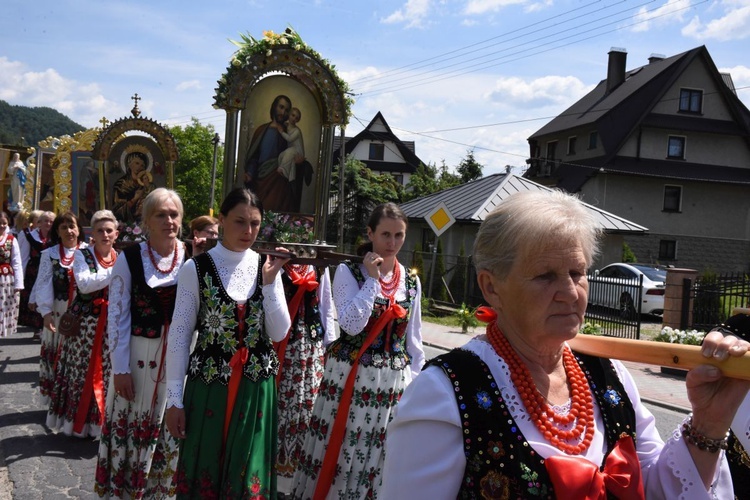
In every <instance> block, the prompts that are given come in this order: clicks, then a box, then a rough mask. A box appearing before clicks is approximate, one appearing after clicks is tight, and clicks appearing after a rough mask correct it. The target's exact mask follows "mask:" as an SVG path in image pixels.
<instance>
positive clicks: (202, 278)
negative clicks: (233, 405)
mask: <svg viewBox="0 0 750 500" xmlns="http://www.w3.org/2000/svg"><path fill="white" fill-rule="evenodd" d="M193 261H194V262H195V270H196V272H197V274H198V285H199V293H200V309H199V311H198V325H197V329H198V340H197V342H196V345H195V350H194V351H193V354H192V355H191V356H190V364H189V368H188V378H190V379H201V380H202V381H204V382H205V383H206V384H210V383H211V382H214V381H217V380H218V381H219V382H220V383H221V384H223V385H227V384H228V383H229V377H230V375H231V374H232V368H231V367H230V365H229V362H230V361H231V359H232V356H233V355H234V353H235V352H237V350H238V349H239V348H241V347H243V346H244V347H247V350H248V356H247V362H246V363H245V365H244V367H243V373H242V374H243V376H244V377H246V378H248V379H250V380H252V381H253V382H257V381H258V380H260V379H266V378H270V377H274V376H276V373H277V372H278V369H279V358H278V357H277V356H276V351H274V349H273V343H272V342H271V339H270V337H268V335H266V332H265V314H264V312H263V289H262V287H261V283H263V281H262V279H263V278H262V275H261V270H262V267H263V262H262V260H261V258H260V257H259V258H258V275H257V276H256V287H255V292H254V293H253V295H252V296H251V297H249V298H248V299H247V302H246V303H245V318H244V321H243V324H242V325H240V308H239V307H238V304H237V302H236V301H234V300H233V299H232V298H231V297H230V296H229V294H227V291H226V290H225V289H224V285H223V284H222V283H221V278H219V272H218V270H217V269H216V265H215V264H214V261H213V259H212V258H211V255H209V254H208V252H206V253H202V254H200V255H198V256H197V257H193Z"/></svg>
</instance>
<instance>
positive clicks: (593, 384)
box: [0, 188, 750, 500]
mask: <svg viewBox="0 0 750 500" xmlns="http://www.w3.org/2000/svg"><path fill="white" fill-rule="evenodd" d="M529 207H533V210H530V209H529ZM182 218H183V206H182V201H181V200H180V197H179V195H178V194H177V193H176V192H174V191H171V190H167V189H164V188H157V189H154V190H153V191H151V193H150V194H148V196H147V197H146V198H145V200H144V201H143V209H142V221H141V225H142V228H143V229H144V231H145V235H146V236H145V239H144V240H143V241H142V242H138V243H134V244H132V245H130V246H127V247H126V248H124V250H122V251H121V252H120V253H119V254H118V252H117V251H116V250H115V242H116V240H117V237H118V229H117V228H118V221H117V220H116V218H115V216H114V215H113V214H112V212H110V211H108V210H101V211H98V212H96V213H95V214H94V215H93V217H92V219H91V232H90V238H89V240H88V241H87V242H86V241H84V239H85V238H84V230H83V228H82V227H81V225H80V223H79V221H78V220H77V218H76V217H75V215H73V214H72V213H65V214H62V215H59V216H57V217H55V216H54V214H50V213H40V214H37V213H32V214H31V216H30V218H29V221H28V222H29V226H30V227H28V228H23V223H22V222H23V221H19V218H18V217H17V218H16V220H15V228H16V233H15V234H13V232H11V231H10V230H9V225H10V222H11V218H10V215H9V214H6V213H3V214H2V215H0V252H1V253H0V280H1V281H0V303H1V304H2V306H3V310H2V314H0V328H2V330H1V331H2V334H3V335H7V334H12V333H13V332H14V331H15V329H16V324H17V323H18V324H22V325H25V326H28V327H30V328H32V329H33V330H34V332H40V340H41V349H40V374H39V390H40V393H41V396H42V401H43V404H44V405H45V406H46V407H47V408H48V414H47V421H46V424H47V426H48V427H49V428H50V429H54V430H57V431H59V432H62V433H64V434H66V435H69V436H76V437H82V438H87V437H95V438H97V439H98V441H99V449H98V456H97V463H96V473H95V479H94V485H93V489H94V491H95V492H96V493H98V494H99V496H101V497H107V498H109V497H115V498H169V497H179V498H253V499H256V498H257V499H260V498H278V497H288V498H295V499H310V498H313V499H316V500H317V499H325V498H331V499H334V498H386V499H397V498H409V499H411V498H456V497H460V498H509V497H516V498H529V497H536V496H538V497H544V498H546V497H555V496H560V497H565V498H605V497H607V496H608V495H614V496H617V497H619V498H644V496H647V497H648V498H676V497H678V496H682V497H685V498H711V497H713V498H730V497H731V494H732V487H733V486H732V480H731V474H730V472H729V468H728V465H727V460H726V459H725V456H730V454H725V452H724V450H726V449H727V448H728V440H727V433H728V429H729V428H730V426H732V428H733V429H735V430H736V431H737V432H736V434H732V433H731V432H730V433H729V435H730V436H731V437H732V438H733V439H734V441H736V442H739V443H740V444H739V445H738V446H739V448H738V449H739V450H740V451H742V447H741V445H742V444H745V446H747V441H748V440H749V439H750V416H748V415H747V412H746V411H745V412H744V413H743V412H742V411H740V412H737V409H738V407H740V405H741V404H743V399H744V400H745V401H747V400H746V399H745V395H746V393H747V390H748V383H747V382H744V381H740V380H734V379H728V378H725V377H723V376H722V375H721V372H720V371H719V370H716V369H712V368H711V367H709V366H707V365H706V366H701V367H698V368H696V369H694V370H692V371H691V372H690V374H689V375H688V379H687V387H688V395H689V399H690V402H691V404H692V406H693V408H692V409H693V413H692V414H691V416H690V418H689V419H687V420H686V421H685V422H684V423H683V425H682V427H681V429H678V430H677V431H676V432H675V433H674V435H673V436H670V437H669V439H668V440H667V442H666V443H665V442H664V441H663V440H662V438H661V437H660V436H659V435H658V433H657V431H656V428H655V423H654V417H653V415H652V414H651V413H650V412H649V411H648V409H646V407H645V406H644V405H643V404H642V403H641V401H640V398H639V395H638V389H637V387H636V386H635V384H634V382H633V379H632V378H631V376H630V375H629V374H628V372H627V369H626V368H625V367H624V366H623V365H622V364H621V363H619V362H617V361H613V360H609V359H603V358H594V357H590V356H585V355H582V354H580V353H573V352H571V350H570V349H569V347H568V346H567V344H566V341H567V340H570V339H572V338H573V337H574V336H575V335H576V334H577V333H578V330H579V328H580V326H581V324H582V321H583V315H584V312H585V308H586V303H587V293H588V284H587V282H586V270H587V268H588V267H589V266H590V265H591V263H592V261H593V259H594V257H595V255H596V253H597V249H598V241H599V238H600V232H599V229H598V226H597V223H596V221H595V220H594V219H592V217H591V216H590V214H589V212H588V211H587V209H586V208H585V207H583V205H582V204H581V203H580V202H579V201H578V200H577V199H576V198H575V197H572V196H569V195H564V194H562V193H546V192H545V193H530V194H523V195H522V194H518V195H514V196H512V197H510V198H509V199H508V200H507V201H506V202H504V203H503V204H501V205H500V206H499V207H498V208H496V210H495V211H493V212H492V213H491V214H489V215H488V216H487V218H486V220H485V221H484V222H483V223H482V225H481V227H480V229H479V231H478V233H477V235H476V243H475V248H474V259H475V262H476V267H477V279H478V283H479V287H480V289H481V290H482V293H483V295H484V298H485V300H486V301H487V303H488V304H489V308H488V309H487V310H486V313H485V319H486V320H487V321H488V323H489V324H488V326H487V333H486V335H482V336H479V337H477V338H475V339H474V340H472V341H471V342H469V343H468V344H467V345H466V346H464V348H461V349H457V350H454V351H452V352H450V353H448V354H446V355H444V356H441V357H439V358H437V359H435V360H432V361H430V362H429V363H427V365H426V366H425V356H424V352H423V349H422V340H421V330H422V323H421V310H420V304H421V285H420V281H419V279H418V277H417V275H416V273H413V272H411V271H410V270H408V269H406V268H405V267H404V266H403V265H402V264H400V263H399V262H398V259H397V255H398V253H399V251H400V250H401V248H402V246H403V243H404V240H405V236H406V230H407V222H408V221H407V217H406V216H405V215H404V213H403V212H402V211H401V210H400V209H399V207H398V206H397V205H394V204H392V203H386V204H384V205H380V206H378V207H377V208H376V209H375V210H374V211H373V213H372V214H371V217H370V219H369V221H368V222H367V225H366V231H367V233H366V237H367V243H366V244H364V245H362V246H361V247H360V248H359V249H358V255H359V257H360V258H358V259H352V260H356V261H357V263H353V262H352V261H345V262H343V263H341V264H340V265H338V267H337V268H336V270H335V274H334V278H333V283H331V279H330V276H329V270H328V269H327V268H316V267H313V266H309V265H304V264H302V265H299V264H295V263H294V261H292V260H290V259H288V258H285V255H286V252H287V250H286V249H285V248H284V247H283V246H281V244H279V245H280V246H279V247H277V248H276V249H275V251H274V252H270V253H268V254H266V255H264V254H263V253H257V252H255V251H254V250H252V249H251V247H252V246H253V244H254V243H255V240H256V238H257V236H258V234H259V231H260V229H261V225H262V220H263V207H262V205H261V203H260V202H259V200H258V198H257V197H256V195H255V194H254V193H252V192H251V191H249V190H247V189H244V188H238V189H235V190H233V191H231V192H230V193H229V194H228V195H227V196H226V198H225V199H224V200H223V202H222V204H221V208H220V211H219V214H218V219H214V218H213V217H208V216H204V217H199V218H198V219H195V220H193V221H192V222H191V224H190V226H189V227H190V233H191V234H190V235H189V239H188V240H187V241H188V242H189V244H186V243H184V242H183V241H182V240H181V239H180V238H181V230H182V224H183V221H182ZM219 237H220V238H219ZM214 243H215V244H214ZM360 260H361V263H360V262H359V261H360ZM335 317H336V318H337V319H338V327H337V326H336V325H335V322H334V318H335ZM749 324H750V321H744V322H743V320H741V319H740V320H737V321H734V322H733V323H731V324H730V325H729V326H727V325H723V326H722V327H719V328H717V329H716V331H714V332H712V333H710V334H709V335H707V337H706V341H705V342H704V345H703V351H702V352H703V353H704V355H705V356H708V357H717V358H726V357H728V356H742V355H743V354H744V353H745V352H747V349H748V346H749V345H750V344H748V342H746V341H745V340H743V338H742V337H743V335H744V334H746V333H747V331H750V326H749ZM746 330H747V331H746ZM423 368H424V371H422V370H423ZM420 372H421V375H420ZM402 396H403V397H402ZM744 404H745V406H747V402H745V403H744ZM735 414H737V416H736V418H735ZM738 429H742V430H741V431H739V430H738ZM746 456H747V455H746V454H745V457H746ZM579 493H580V495H579ZM586 495H588V496H586Z"/></svg>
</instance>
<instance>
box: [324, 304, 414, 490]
mask: <svg viewBox="0 0 750 500" xmlns="http://www.w3.org/2000/svg"><path fill="white" fill-rule="evenodd" d="M404 317H406V309H404V308H403V307H401V306H400V305H399V304H397V303H395V302H392V303H391V305H390V307H389V308H388V309H386V310H385V311H383V314H381V315H380V317H379V318H378V319H377V320H376V321H375V324H374V325H373V326H372V328H371V329H370V332H369V333H368V334H367V337H366V338H365V341H364V342H363V343H362V347H360V348H359V352H358V353H357V359H355V360H354V363H352V367H351V370H349V376H348V377H347V378H346V384H345V385H344V390H343V392H342V393H341V398H340V399H339V408H338V410H337V411H336V417H335V419H334V421H333V429H332V430H331V437H330V438H329V439H328V446H327V447H326V454H325V457H324V458H323V464H322V465H321V467H320V474H319V475H318V483H317V484H316V485H315V494H314V495H313V500H323V499H325V497H326V496H327V495H328V490H330V489H331V484H333V476H334V474H335V473H336V465H337V462H338V459H339V452H340V451H341V445H342V443H343V442H344V433H345V432H346V421H347V420H348V419H349V406H350V405H351V402H352V396H353V395H354V380H355V379H356V378H357V369H358V368H359V360H360V358H361V357H362V354H364V353H365V352H366V351H367V349H368V348H369V347H370V345H371V344H372V343H373V342H374V341H375V339H376V338H377V337H378V335H379V334H380V332H381V331H383V328H385V327H386V325H387V324H388V323H390V322H391V321H392V320H394V319H396V318H404Z"/></svg>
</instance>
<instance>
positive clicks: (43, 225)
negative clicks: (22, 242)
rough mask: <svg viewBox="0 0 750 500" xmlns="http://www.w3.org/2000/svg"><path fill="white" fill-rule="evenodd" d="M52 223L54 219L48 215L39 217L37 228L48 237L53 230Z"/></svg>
mask: <svg viewBox="0 0 750 500" xmlns="http://www.w3.org/2000/svg"><path fill="white" fill-rule="evenodd" d="M52 222H53V221H52V219H50V218H49V217H47V216H46V215H42V216H41V217H39V220H38V221H37V222H36V227H38V228H39V232H40V233H42V236H47V234H48V233H49V230H50V229H52Z"/></svg>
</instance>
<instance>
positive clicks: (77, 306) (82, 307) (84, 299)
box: [70, 247, 109, 318]
mask: <svg viewBox="0 0 750 500" xmlns="http://www.w3.org/2000/svg"><path fill="white" fill-rule="evenodd" d="M92 249H93V247H89V248H84V249H82V250H81V253H82V254H83V257H84V259H85V260H86V264H87V265H88V266H89V271H91V272H92V273H96V272H97V271H98V270H99V268H98V267H97V265H96V257H95V256H94V252H93V250H92ZM108 297H109V287H106V286H105V287H104V288H102V289H101V290H97V291H95V292H92V293H81V291H80V290H78V293H77V294H76V298H75V299H73V303H72V304H71V305H70V310H71V312H73V313H75V314H76V316H78V317H79V318H80V317H83V316H93V317H98V316H99V314H100V313H101V306H102V304H101V301H100V300H97V299H104V300H107V299H108Z"/></svg>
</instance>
